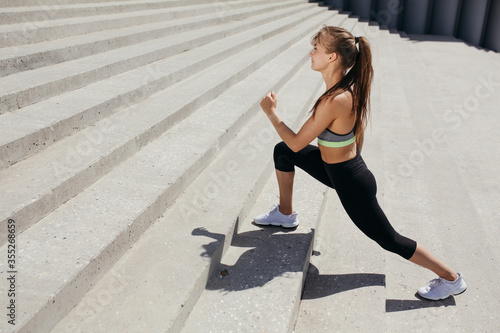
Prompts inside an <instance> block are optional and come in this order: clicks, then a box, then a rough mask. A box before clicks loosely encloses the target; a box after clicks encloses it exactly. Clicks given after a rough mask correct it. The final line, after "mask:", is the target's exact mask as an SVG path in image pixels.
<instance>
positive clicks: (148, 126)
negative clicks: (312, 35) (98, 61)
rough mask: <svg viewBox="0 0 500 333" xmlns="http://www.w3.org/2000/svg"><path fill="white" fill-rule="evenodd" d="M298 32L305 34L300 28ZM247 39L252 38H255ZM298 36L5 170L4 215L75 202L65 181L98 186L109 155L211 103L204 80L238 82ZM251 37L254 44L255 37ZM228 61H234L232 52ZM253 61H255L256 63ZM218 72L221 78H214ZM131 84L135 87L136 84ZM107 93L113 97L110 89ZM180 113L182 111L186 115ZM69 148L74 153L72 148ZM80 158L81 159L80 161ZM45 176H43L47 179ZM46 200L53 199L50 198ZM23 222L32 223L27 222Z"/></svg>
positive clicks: (267, 44) (254, 51)
mask: <svg viewBox="0 0 500 333" xmlns="http://www.w3.org/2000/svg"><path fill="white" fill-rule="evenodd" d="M307 24H310V23H307V22H306V23H305V24H301V25H299V26H298V27H300V26H306V25H307ZM296 31H300V28H299V29H298V30H296ZM246 35H250V33H247V34H246ZM295 36H296V32H285V33H283V34H281V35H277V36H274V37H271V38H269V39H267V40H264V41H262V42H261V43H260V44H257V45H255V46H254V47H252V48H250V49H248V50H247V51H246V54H247V57H241V56H238V55H235V56H233V57H231V58H229V59H227V60H226V62H224V63H219V64H217V65H215V66H214V67H213V68H210V69H209V70H206V71H202V72H200V73H199V74H197V75H195V76H193V77H190V78H188V79H186V80H184V81H180V82H178V83H177V84H175V85H173V86H170V87H169V88H167V89H165V90H164V91H162V92H159V93H157V94H156V95H153V96H151V97H149V98H148V99H145V100H144V101H142V102H141V103H139V104H136V105H132V106H131V107H129V108H126V109H124V110H122V111H120V112H117V113H115V114H113V115H112V116H111V117H109V118H106V119H103V120H101V121H100V122H98V123H96V126H93V127H89V128H87V129H84V130H83V131H81V133H79V134H77V135H74V136H72V137H68V138H66V139H65V140H63V141H60V142H58V143H56V144H54V145H53V146H52V147H49V148H47V149H45V150H44V151H42V152H40V153H38V154H37V155H34V156H32V157H30V158H29V159H26V160H24V161H21V162H19V163H17V164H14V165H12V166H10V167H9V168H6V169H4V170H2V171H0V174H1V175H2V178H4V179H5V180H6V181H5V182H4V183H2V185H1V187H2V193H5V194H6V195H5V196H6V198H5V205H4V206H2V207H1V209H2V214H1V216H2V217H3V218H6V216H7V215H10V214H11V212H12V211H19V210H20V209H21V208H24V207H25V206H29V205H34V206H32V208H30V209H31V214H34V215H35V216H37V214H40V212H37V210H39V209H40V207H37V203H36V202H35V203H34V201H33V200H34V199H38V198H40V199H42V202H45V203H46V202H47V201H48V202H49V203H50V202H51V201H52V200H54V199H56V198H57V199H56V200H55V201H56V202H60V203H62V202H64V201H65V200H68V199H69V198H71V195H70V194H71V192H70V193H67V191H68V184H65V182H67V181H68V180H70V179H73V177H75V176H78V175H79V174H80V172H82V171H84V170H86V172H87V173H88V176H87V177H89V176H90V177H91V178H90V179H87V180H85V181H84V180H81V179H79V178H77V181H78V182H80V185H79V184H78V183H75V184H70V185H71V186H72V187H75V186H76V188H77V189H78V188H81V186H82V183H83V184H88V183H89V181H90V182H93V181H94V180H95V179H96V178H95V177H96V176H98V174H97V175H96V174H94V173H95V172H98V170H96V169H95V167H99V165H100V163H101V161H102V160H103V158H104V157H105V156H116V154H118V157H119V156H120V155H127V154H129V155H130V153H134V152H135V151H137V150H138V149H140V148H141V147H142V146H143V145H145V144H146V143H147V142H148V137H149V136H151V131H152V130H154V126H157V124H159V123H160V122H163V123H165V125H162V126H164V127H167V128H168V126H171V125H168V124H173V123H174V122H175V121H176V120H179V119H182V118H183V117H185V116H186V115H187V113H186V111H189V110H190V109H192V108H193V107H196V104H199V103H200V100H206V99H207V97H208V98H210V97H209V96H210V95H211V94H210V93H208V92H210V91H211V89H213V87H211V86H206V87H204V89H202V90H200V89H199V82H200V80H202V81H203V82H213V84H214V85H216V86H217V85H221V84H222V85H224V84H225V83H224V82H226V81H227V82H231V81H228V80H231V78H233V77H235V75H236V74H237V73H238V72H237V71H236V72H235V71H234V70H233V69H232V68H247V70H246V71H249V70H251V69H252V67H248V66H253V65H252V64H253V63H258V62H259V61H260V62H262V60H257V59H265V58H263V57H270V56H272V55H273V54H275V53H276V52H277V50H279V49H280V48H283V45H286V43H289V41H290V40H293V39H294V38H295ZM247 37H248V36H247ZM231 38H232V39H230V40H232V42H231V43H232V44H233V45H237V43H239V42H242V41H244V40H243V39H242V38H241V37H239V36H234V37H231ZM249 38H250V40H252V39H251V36H250V37H249ZM284 43H285V44H284ZM224 44H226V42H225V41H220V45H224ZM220 45H218V44H215V45H212V46H211V47H210V49H211V50H212V51H213V52H221V50H222V51H223V50H224V49H223V48H221V47H220ZM203 55H204V56H207V50H206V49H205V51H204V50H198V51H197V52H196V53H195V54H193V62H194V61H196V60H197V58H199V57H200V56H203ZM226 56H229V55H228V53H227V52H226ZM186 57H187V55H185V56H184V57H183V59H181V60H183V61H185V62H187V64H188V65H189V63H190V58H187V59H186ZM248 59H254V60H253V62H252V61H249V60H248ZM166 61H169V60H166ZM175 66H177V67H180V66H182V64H179V61H176V60H175V59H174V60H172V61H171V62H169V63H167V65H165V63H160V64H159V65H158V66H156V67H155V68H156V69H157V70H155V73H156V74H157V75H160V74H159V72H160V71H162V70H163V71H165V70H166V69H169V70H174V69H175ZM228 66H229V67H228ZM214 72H215V73H218V74H216V75H214V74H213V73H214ZM243 73H244V72H243ZM127 81H131V82H134V80H127ZM232 81H234V79H232ZM116 82H118V81H116ZM110 87H113V85H110ZM222 87H224V86H222ZM96 91H101V90H96ZM106 91H107V92H108V93H109V89H107V90H106ZM75 94H76V93H75ZM207 94H208V95H207ZM90 95H92V94H90ZM118 95H119V94H118ZM183 95H184V96H186V97H185V98H183V99H181V98H179V97H180V96H183ZM77 96H78V95H77ZM80 96H81V92H80ZM94 96H96V94H94ZM203 96H207V97H203ZM89 100H90V98H89ZM74 104H76V103H74ZM165 104H169V105H170V107H169V108H168V109H167V110H165V109H164V107H163V105H165ZM68 105H69V104H68ZM140 109H145V110H149V111H148V112H149V116H148V117H147V118H145V117H143V116H142V113H140V112H138V110H140ZM177 111H181V112H182V113H179V112H177ZM171 119H172V120H171ZM145 133H146V134H145ZM148 133H149V134H148ZM96 135H97V137H99V136H105V137H106V140H102V139H101V140H99V139H98V138H97V139H94V137H95V136H96ZM143 137H145V138H143ZM82 142H83V145H85V144H88V143H89V142H90V145H91V149H89V148H88V147H83V148H81V149H84V148H85V149H87V150H88V152H87V151H83V153H81V154H78V151H79V146H78V145H79V144H80V143H82ZM68 147H73V148H72V149H69V148H68ZM120 147H125V148H126V149H129V151H128V152H127V151H124V150H123V148H120ZM127 147H128V148H127ZM113 154H114V155H113ZM75 155H76V157H75ZM78 155H79V156H80V159H78ZM115 158H117V157H113V159H115ZM122 158H123V157H122ZM68 159H69V161H68ZM73 159H75V161H73ZM120 161H121V159H118V160H117V162H120ZM115 163H116V162H115ZM92 166H94V169H89V168H91V167H92ZM33 170H37V171H36V173H35V172H33ZM27 174H28V175H34V176H36V177H33V178H36V179H26V177H25V175H27ZM41 175H43V177H42V176H41ZM38 184H40V185H38ZM37 185H38V186H40V188H38V189H37ZM26 188H28V189H29V191H25V189H26ZM70 188H71V187H70ZM74 190H75V188H71V191H73V195H75V194H76V193H78V192H76V193H75V192H74ZM47 195H49V197H47ZM59 195H62V197H59ZM52 204H54V202H52ZM43 207H45V206H43ZM45 208H47V207H45ZM24 222H25V223H27V221H24Z"/></svg>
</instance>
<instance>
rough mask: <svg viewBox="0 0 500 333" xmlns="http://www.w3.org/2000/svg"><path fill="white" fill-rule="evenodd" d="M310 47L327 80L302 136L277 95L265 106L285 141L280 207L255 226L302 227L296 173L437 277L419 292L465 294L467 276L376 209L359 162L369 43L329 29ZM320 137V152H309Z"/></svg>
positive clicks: (369, 177)
mask: <svg viewBox="0 0 500 333" xmlns="http://www.w3.org/2000/svg"><path fill="white" fill-rule="evenodd" d="M311 42H312V44H313V46H314V49H313V50H312V51H311V53H310V57H311V67H312V69H313V70H315V71H318V72H320V73H321V74H322V75H323V79H324V81H325V84H326V91H325V93H323V95H322V96H320V98H319V99H318V100H317V101H316V103H315V104H314V106H313V109H312V115H311V116H310V117H309V119H308V120H307V121H306V122H305V123H304V125H303V126H302V128H301V129H300V130H299V131H298V133H294V132H293V131H292V130H291V129H290V128H289V127H287V126H286V125H285V124H284V123H283V121H282V120H281V119H280V117H279V116H278V114H277V112H276V105H277V98H276V95H275V94H274V92H271V93H269V94H267V95H266V97H264V98H263V99H262V101H261V103H260V105H261V107H262V110H263V111H264V112H265V113H266V115H267V116H268V118H269V120H270V121H271V123H272V124H273V126H274V128H275V129H276V131H277V132H278V134H279V136H280V137H281V139H282V140H283V141H282V142H280V143H278V144H277V145H276V147H275V149H274V164H275V168H276V176H277V178H278V185H279V193H280V199H279V205H276V206H275V207H274V208H273V209H272V210H271V211H270V212H269V213H266V214H262V215H259V216H257V217H255V223H257V224H260V225H270V224H271V225H278V226H282V227H285V228H293V227H296V226H297V225H298V223H299V221H298V217H297V212H296V211H294V210H293V208H292V191H293V180H294V175H295V166H297V167H299V168H301V169H303V170H304V171H306V172H307V173H308V174H309V175H311V176H313V177H314V178H316V179H317V180H319V181H320V182H322V183H323V184H325V185H327V186H329V187H331V188H334V189H335V190H336V191H337V193H338V196H339V198H340V201H341V202H342V205H343V207H344V208H345V210H346V212H347V214H348V215H349V217H350V218H351V219H352V221H353V222H354V223H355V224H356V226H357V227H358V228H359V229H360V230H361V231H362V232H363V233H364V234H365V235H367V236H368V237H370V238H371V239H372V240H374V241H376V242H377V243H378V244H379V245H380V246H381V247H383V248H384V249H386V250H388V251H391V252H394V253H396V254H398V255H400V256H402V257H403V258H405V259H407V260H410V261H411V262H413V263H415V264H418V265H420V266H423V267H425V268H428V269H430V270H431V271H433V272H434V273H436V274H437V275H438V276H439V277H438V278H436V279H434V280H432V281H431V282H430V283H429V285H427V286H425V287H422V288H419V289H418V293H419V295H420V296H422V297H424V298H427V299H431V300H439V299H444V298H447V297H448V296H450V295H458V294H460V293H462V292H464V291H465V289H466V284H465V282H464V280H463V278H462V274H461V273H456V272H455V271H453V270H451V269H450V268H449V267H448V266H446V265H445V264H444V263H443V262H441V261H440V260H439V259H437V258H436V257H435V256H434V255H432V254H431V253H430V252H429V251H428V250H427V249H425V248H424V247H423V246H422V245H421V244H418V243H417V242H415V241H414V240H411V239H409V238H406V237H404V236H402V235H400V234H399V233H398V232H396V230H394V228H393V227H392V226H391V224H390V223H389V221H388V219H387V217H386V216H385V214H384V212H383V211H382V209H381V208H380V206H379V204H378V202H377V198H376V192H377V186H376V182H375V178H374V177H373V174H372V173H371V172H370V170H368V168H367V167H366V164H365V163H364V161H363V159H362V157H361V155H360V152H361V148H362V146H363V137H364V130H365V127H366V122H367V118H368V113H369V99H370V87H371V82H372V77H373V69H372V65H371V51H370V45H369V43H368V40H367V39H366V38H364V37H354V36H353V35H352V34H351V33H350V32H348V31H347V30H345V29H342V28H337V27H329V26H324V27H323V28H322V29H321V30H320V31H319V32H318V33H316V34H315V35H314V36H313V38H312V40H311ZM316 137H317V138H318V146H313V145H310V143H311V141H313V140H314V139H315V138H316Z"/></svg>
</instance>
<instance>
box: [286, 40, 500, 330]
mask: <svg viewBox="0 0 500 333" xmlns="http://www.w3.org/2000/svg"><path fill="white" fill-rule="evenodd" d="M373 37H374V38H373V41H372V45H377V44H380V46H376V47H378V50H377V51H376V53H375V57H376V58H377V57H378V58H379V59H378V60H376V61H375V66H380V67H378V68H377V67H375V75H376V77H380V76H382V78H381V79H379V80H376V83H375V86H374V95H375V94H376V93H377V92H379V93H381V94H382V96H381V98H382V99H381V101H380V102H381V103H380V104H378V103H377V104H375V105H374V109H373V119H372V128H373V130H372V131H370V132H369V135H368V136H367V138H366V147H365V149H364V157H365V160H366V161H367V163H368V166H369V168H370V169H371V170H372V171H373V172H374V174H375V176H376V178H377V181H378V185H379V186H378V187H379V192H378V197H379V201H381V205H382V207H383V209H384V210H385V212H386V214H387V215H388V216H389V218H390V220H391V221H392V223H393V224H394V225H395V227H396V228H397V229H398V230H399V231H400V232H402V233H403V234H406V235H408V236H410V237H411V238H414V239H416V240H417V241H419V242H421V243H422V244H424V245H425V246H426V247H427V248H429V249H430V250H431V251H432V252H434V253H435V254H436V255H437V256H438V257H440V258H441V259H442V260H444V261H445V262H446V263H447V264H448V265H450V266H451V267H453V268H455V269H456V270H457V271H461V272H463V274H464V276H465V279H466V282H467V283H468V290H467V292H466V293H464V294H462V295H460V296H456V297H450V298H448V299H446V300H442V301H438V302H431V301H426V300H421V299H419V298H417V297H416V296H415V292H416V288H418V287H419V286H422V285H424V284H426V283H427V281H428V280H430V279H432V278H434V274H433V273H432V272H430V271H427V270H425V269H422V268H420V267H418V266H415V265H413V264H411V263H409V262H407V261H405V260H404V259H402V258H399V257H397V256H396V255H393V254H389V253H386V252H385V251H383V250H382V249H381V248H379V247H378V246H377V245H376V244H375V243H373V242H371V241H370V240H369V239H367V238H366V237H365V236H363V235H362V234H361V233H360V232H359V230H357V229H356V227H355V226H354V225H353V224H352V222H351V221H350V220H349V218H348V217H347V216H346V215H345V213H344V212H343V211H342V208H341V206H340V202H339V201H338V198H337V197H336V193H335V192H333V191H332V192H329V194H328V195H329V197H328V200H329V201H328V203H327V206H326V208H325V214H324V219H322V221H321V224H320V226H319V228H318V233H317V235H318V236H317V243H316V244H315V247H314V250H316V251H317V253H318V254H320V255H319V256H313V257H312V259H311V264H312V266H311V269H310V271H309V275H308V279H307V281H306V285H305V292H304V296H303V299H302V302H301V308H300V312H299V317H298V320H297V324H296V327H295V332H306V331H310V330H314V331H318V332H331V331H353V332H365V331H367V330H369V331H370V332H398V331H411V332H457V331H458V332H496V331H497V327H498V325H499V324H500V322H499V321H498V318H497V316H496V312H497V309H499V308H500V304H499V301H498V293H499V292H500V290H499V288H498V287H497V286H494V285H491V284H488V283H485V278H486V277H487V276H496V275H498V269H499V265H498V260H499V257H498V253H499V249H500V248H499V246H498V242H496V240H495V239H496V238H495V237H496V236H495V235H497V234H498V231H499V230H498V223H496V220H497V217H498V214H497V212H496V210H497V209H496V208H497V207H498V204H496V203H495V202H494V198H495V197H498V195H499V194H500V193H499V192H500V189H499V187H498V181H497V179H498V177H497V176H496V175H497V174H498V170H496V169H495V167H494V165H497V164H498V163H496V162H497V159H498V156H497V154H494V153H492V152H493V151H495V148H494V147H495V146H497V145H498V140H499V138H500V136H499V135H498V132H497V131H495V130H494V128H496V125H495V124H496V123H497V122H498V117H497V116H496V115H495V114H496V111H497V110H498V105H500V100H499V98H498V96H499V95H498V94H495V90H497V89H498V87H499V85H500V77H498V75H497V72H498V71H492V68H497V69H500V67H498V64H494V62H492V61H491V60H490V59H489V58H488V57H489V55H488V54H487V53H486V52H484V51H481V50H477V49H476V48H473V47H469V46H467V45H465V44H464V43H463V42H461V41H458V40H453V39H451V40H450V39H447V40H443V39H442V38H434V37H431V38H430V40H426V37H425V36H409V39H402V38H400V36H399V35H397V34H389V32H382V33H380V34H377V35H376V36H373ZM448 54H453V56H446V55H448ZM384 63H387V64H389V63H390V64H391V66H392V68H393V69H394V71H392V72H383V73H380V72H381V71H383V68H384ZM377 69H378V71H377ZM379 73H380V74H379ZM485 82H489V84H487V83H485ZM476 93H479V94H480V95H484V98H481V97H480V96H477V95H476ZM486 95H488V96H486ZM374 97H376V96H374ZM467 108H469V110H468V109H467ZM438 130H442V131H443V135H442V136H443V137H445V139H444V140H441V136H439V137H436V136H433V133H435V131H438ZM473 133H481V136H482V137H483V140H476V139H473V136H474V134H473ZM486 279H487V278H486Z"/></svg>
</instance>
